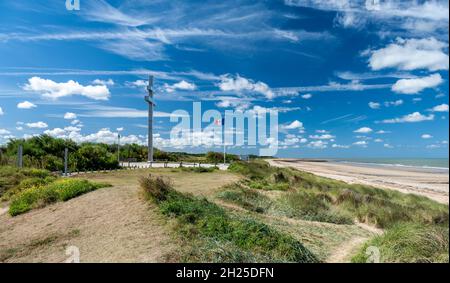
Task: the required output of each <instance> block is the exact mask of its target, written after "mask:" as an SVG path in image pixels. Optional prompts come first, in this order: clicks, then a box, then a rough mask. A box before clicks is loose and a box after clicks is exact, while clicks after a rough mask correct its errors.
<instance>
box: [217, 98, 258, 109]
mask: <svg viewBox="0 0 450 283" xmlns="http://www.w3.org/2000/svg"><path fill="white" fill-rule="evenodd" d="M219 99H220V101H219V102H217V103H216V106H217V107H219V108H229V107H233V108H235V109H236V110H240V111H244V110H246V109H248V108H249V107H250V106H251V103H250V102H249V101H247V100H245V99H243V98H238V97H231V96H221V97H219Z"/></svg>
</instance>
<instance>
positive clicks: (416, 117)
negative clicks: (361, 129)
mask: <svg viewBox="0 0 450 283" xmlns="http://www.w3.org/2000/svg"><path fill="white" fill-rule="evenodd" d="M432 120H434V115H433V114H430V115H428V116H426V115H422V114H420V112H414V113H411V114H408V115H405V116H403V117H400V118H394V119H386V120H383V121H381V123H385V124H394V123H417V122H422V121H432Z"/></svg>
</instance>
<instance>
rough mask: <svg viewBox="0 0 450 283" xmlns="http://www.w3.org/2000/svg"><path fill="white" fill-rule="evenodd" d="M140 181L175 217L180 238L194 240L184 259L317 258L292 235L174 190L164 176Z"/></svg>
mask: <svg viewBox="0 0 450 283" xmlns="http://www.w3.org/2000/svg"><path fill="white" fill-rule="evenodd" d="M140 183H141V187H142V188H143V190H144V192H145V193H146V195H147V196H148V197H149V199H151V200H152V201H153V202H155V203H156V204H157V205H158V207H159V209H160V211H161V212H162V213H163V214H164V215H167V216H168V217H171V218H175V219H176V220H177V222H178V231H179V232H180V233H181V234H182V235H183V236H184V238H186V239H190V240H191V243H192V242H195V243H196V249H195V251H194V250H191V253H190V254H189V255H188V256H187V257H186V258H185V259H184V260H186V261H213V262H228V261H234V262H236V261H245V262H260V261H264V262H267V261H271V262H272V261H273V262H317V261H318V260H317V258H316V257H315V256H314V255H313V254H312V253H311V252H310V251H309V250H308V249H306V248H305V247H304V246H303V245H302V244H301V243H300V242H299V241H298V240H296V239H294V238H293V237H291V236H289V235H286V234H284V233H281V232H279V231H277V230H275V229H273V228H271V227H269V226H267V225H266V224H263V223H261V222H259V221H256V220H255V219H253V218H251V217H239V216H237V215H233V214H230V213H227V212H226V211H225V210H224V209H223V208H221V207H219V206H217V205H216V204H214V203H211V202H209V201H208V200H206V199H204V198H203V199H199V198H196V197H194V196H192V195H187V194H182V193H180V192H177V191H176V190H174V189H173V188H172V186H171V184H170V182H167V180H165V179H162V178H159V177H152V176H149V177H147V178H142V179H141V182H140ZM199 244H200V246H199V247H198V245H199ZM211 245H212V246H211ZM208 246H209V247H208Z"/></svg>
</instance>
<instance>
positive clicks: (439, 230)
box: [352, 223, 449, 263]
mask: <svg viewBox="0 0 450 283" xmlns="http://www.w3.org/2000/svg"><path fill="white" fill-rule="evenodd" d="M448 235H449V230H448V228H445V227H440V226H436V225H421V224H413V223H400V224H396V225H395V226H394V227H392V228H391V229H389V230H387V231H386V233H384V234H383V235H381V236H377V237H375V238H373V239H372V240H370V241H369V242H368V243H366V244H365V245H364V246H363V247H362V248H361V249H360V251H359V252H358V254H357V255H355V256H354V257H353V259H352V262H367V260H368V259H369V256H370V253H369V254H366V250H367V249H368V247H371V246H373V247H376V248H378V249H379V251H380V262H409V263H420V262H422V263H423V262H449V257H448V250H449V249H448V243H449V239H448V237H449V236H448Z"/></svg>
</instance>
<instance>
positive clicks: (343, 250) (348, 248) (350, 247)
mask: <svg viewBox="0 0 450 283" xmlns="http://www.w3.org/2000/svg"><path fill="white" fill-rule="evenodd" d="M366 240H368V238H364V237H355V238H353V239H351V240H349V241H347V242H345V243H344V244H343V245H342V246H340V247H339V248H338V249H336V250H335V251H334V252H333V253H331V255H330V256H329V257H328V258H327V262H329V263H346V262H350V259H349V257H350V255H352V254H354V253H355V252H356V250H357V249H358V248H359V247H360V246H361V245H362V244H363V243H364V242H365V241H366Z"/></svg>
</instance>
